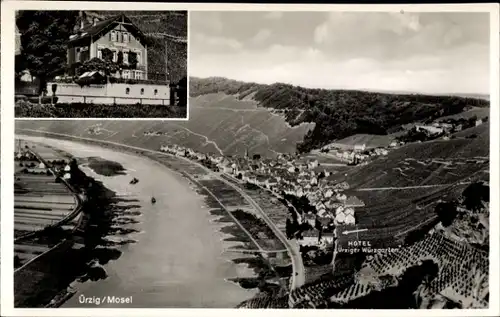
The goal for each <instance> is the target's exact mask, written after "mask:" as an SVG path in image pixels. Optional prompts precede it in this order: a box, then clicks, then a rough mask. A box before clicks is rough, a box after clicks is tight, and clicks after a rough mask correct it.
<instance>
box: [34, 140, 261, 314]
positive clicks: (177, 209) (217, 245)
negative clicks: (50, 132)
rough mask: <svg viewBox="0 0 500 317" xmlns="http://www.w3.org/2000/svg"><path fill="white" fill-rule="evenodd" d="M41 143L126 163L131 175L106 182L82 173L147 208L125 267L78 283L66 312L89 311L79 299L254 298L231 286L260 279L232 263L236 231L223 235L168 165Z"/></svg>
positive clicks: (200, 197)
mask: <svg viewBox="0 0 500 317" xmlns="http://www.w3.org/2000/svg"><path fill="white" fill-rule="evenodd" d="M34 139H41V138H40V137H34ZM43 141H44V142H48V143H50V144H57V146H60V147H62V148H64V149H66V150H67V151H68V152H71V153H74V155H75V156H76V157H89V156H96V153H99V157H101V158H103V159H106V160H108V161H113V162H117V163H120V164H122V165H123V167H124V169H125V173H126V175H115V176H103V175H100V174H98V173H97V172H96V171H93V170H92V169H91V168H90V167H89V166H86V167H82V170H84V171H85V173H87V174H88V175H90V176H92V177H94V178H96V179H98V180H100V181H102V182H103V183H104V184H105V185H106V187H107V188H110V189H112V190H113V191H114V192H115V193H116V195H117V197H119V198H127V199H128V198H134V199H137V200H138V201H139V203H138V205H140V206H142V207H141V215H140V217H139V218H138V220H139V223H138V224H137V227H138V230H139V232H138V233H135V234H134V236H136V240H137V243H134V244H130V245H127V246H124V247H119V249H120V250H121V251H123V254H122V255H121V256H120V260H119V261H112V262H110V263H109V264H107V265H104V269H105V270H106V272H107V275H108V277H107V278H106V279H103V280H100V281H99V282H97V283H93V282H83V283H79V282H76V283H73V284H72V287H73V288H74V289H75V290H76V291H77V294H78V295H76V296H73V297H72V298H70V299H69V300H68V301H66V302H65V304H64V305H63V307H68V308H70V307H92V305H87V304H84V303H83V304H82V303H80V302H79V300H78V298H79V297H80V295H81V294H84V295H85V296H101V295H102V296H107V295H109V294H114V295H115V296H125V297H127V296H132V295H133V296H134V300H133V303H132V304H131V305H128V306H127V307H158V308H166V307H178V308H189V307H192V308H194V307H198V308H230V307H235V306H236V305H237V304H238V303H240V302H241V301H243V300H245V299H248V298H251V297H252V296H253V295H254V294H255V293H256V291H252V290H246V289H243V288H241V287H240V286H239V285H237V284H235V283H233V282H231V281H229V280H228V279H230V278H234V277H238V276H245V277H248V276H255V275H256V274H255V273H254V272H252V269H249V268H248V266H247V265H246V264H245V263H235V262H233V261H231V257H230V256H228V254H227V252H226V251H227V250H228V249H230V248H233V247H235V246H237V245H241V242H238V241H237V240H239V239H238V238H237V237H234V236H233V235H232V232H231V231H232V230H230V231H226V230H227V229H226V230H222V229H223V227H225V225H224V224H223V223H219V222H217V219H219V218H221V216H220V215H215V214H213V213H212V214H211V213H210V212H209V208H208V206H207V201H206V199H207V197H206V195H205V194H203V192H202V191H200V190H199V188H197V187H196V186H194V184H193V183H191V182H189V181H188V180H187V179H186V178H185V177H183V176H182V175H181V174H182V173H181V172H180V173H172V170H171V169H170V168H168V169H166V168H165V166H164V164H161V163H160V162H158V161H155V162H153V163H152V161H151V158H150V157H144V155H135V154H136V153H132V154H129V153H128V151H123V149H120V151H110V150H109V149H107V148H106V147H102V146H99V147H96V146H94V145H88V144H87V145H85V144H84V143H80V142H72V141H60V140H55V139H43ZM132 152H134V151H132ZM160 165H161V166H160ZM167 167H168V166H167ZM181 170H182V168H181ZM133 177H137V178H138V179H139V182H138V183H137V184H135V185H132V184H129V182H130V179H132V178H133ZM151 195H153V196H155V197H156V198H157V202H156V204H154V205H153V204H151V203H150V198H151ZM219 220H220V219H219ZM115 227H118V226H115ZM173 241H175V243H173ZM240 257H245V255H241V254H240ZM249 257H250V256H249ZM131 271H134V274H133V276H130V272H131ZM101 307H102V305H101ZM105 307H118V305H105ZM120 307H122V306H120Z"/></svg>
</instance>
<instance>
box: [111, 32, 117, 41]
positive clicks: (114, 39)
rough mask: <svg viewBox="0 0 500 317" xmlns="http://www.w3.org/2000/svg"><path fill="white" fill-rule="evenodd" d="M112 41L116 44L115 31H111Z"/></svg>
mask: <svg viewBox="0 0 500 317" xmlns="http://www.w3.org/2000/svg"><path fill="white" fill-rule="evenodd" d="M111 41H112V42H116V32H115V31H111Z"/></svg>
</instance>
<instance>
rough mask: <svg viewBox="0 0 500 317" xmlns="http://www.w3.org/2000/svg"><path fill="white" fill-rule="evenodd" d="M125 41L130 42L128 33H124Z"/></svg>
mask: <svg viewBox="0 0 500 317" xmlns="http://www.w3.org/2000/svg"><path fill="white" fill-rule="evenodd" d="M123 42H125V43H127V42H128V33H123Z"/></svg>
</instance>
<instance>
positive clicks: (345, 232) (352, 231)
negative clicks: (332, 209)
mask: <svg viewBox="0 0 500 317" xmlns="http://www.w3.org/2000/svg"><path fill="white" fill-rule="evenodd" d="M363 231H368V229H357V230H346V231H343V232H342V234H349V233H355V232H363Z"/></svg>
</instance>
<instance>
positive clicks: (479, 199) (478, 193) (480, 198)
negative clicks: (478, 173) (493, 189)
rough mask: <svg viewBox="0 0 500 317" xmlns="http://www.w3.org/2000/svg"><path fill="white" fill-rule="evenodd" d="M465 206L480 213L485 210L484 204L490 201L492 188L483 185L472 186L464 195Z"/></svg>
mask: <svg viewBox="0 0 500 317" xmlns="http://www.w3.org/2000/svg"><path fill="white" fill-rule="evenodd" d="M462 196H463V198H464V201H463V204H464V205H465V207H466V208H467V209H469V210H472V211H479V210H481V209H482V208H484V203H483V202H489V201H490V187H489V186H487V185H484V184H483V183H479V182H478V183H473V184H470V185H469V186H468V187H467V188H466V189H465V190H464V191H463V193H462Z"/></svg>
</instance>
